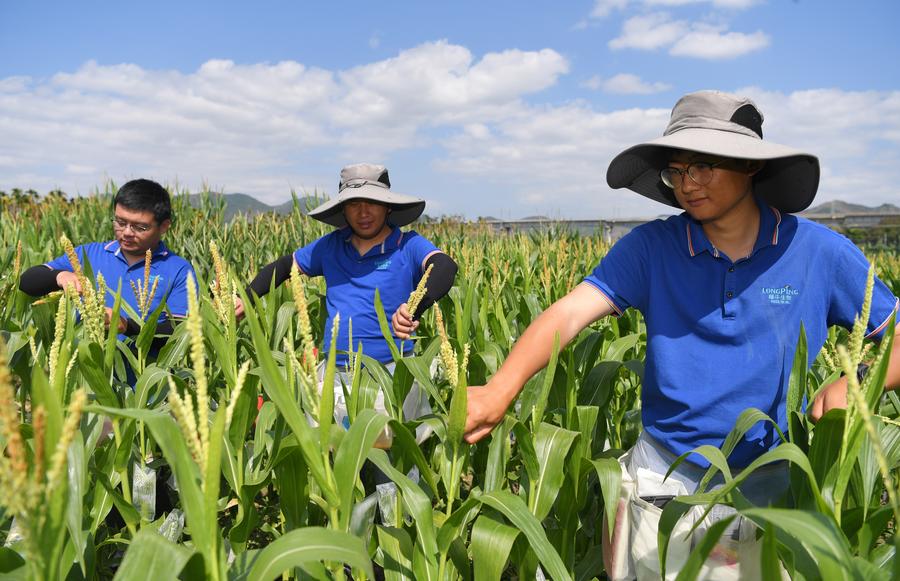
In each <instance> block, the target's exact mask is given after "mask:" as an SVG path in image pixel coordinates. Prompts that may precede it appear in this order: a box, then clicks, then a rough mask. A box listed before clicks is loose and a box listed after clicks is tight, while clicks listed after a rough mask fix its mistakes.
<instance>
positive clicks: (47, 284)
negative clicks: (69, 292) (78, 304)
mask: <svg viewBox="0 0 900 581" xmlns="http://www.w3.org/2000/svg"><path fill="white" fill-rule="evenodd" d="M68 285H74V286H75V290H76V291H78V292H81V283H80V282H79V281H78V277H77V276H75V273H74V272H69V271H68V270H54V269H52V268H50V267H49V266H47V265H46V264H38V265H37V266H32V267H31V268H29V269H28V270H26V271H25V272H23V273H22V276H21V277H20V278H19V290H21V291H22V292H23V293H25V294H28V295H31V296H33V297H42V296H44V295H45V294H48V293H51V292H53V291H56V290H59V289H61V288H65V287H66V286H68Z"/></svg>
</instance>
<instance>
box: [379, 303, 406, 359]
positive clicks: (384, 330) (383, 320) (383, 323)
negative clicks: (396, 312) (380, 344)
mask: <svg viewBox="0 0 900 581" xmlns="http://www.w3.org/2000/svg"><path fill="white" fill-rule="evenodd" d="M375 314H376V315H377V316H378V326H379V327H380V328H381V336H382V337H384V340H385V342H386V343H387V345H388V348H390V350H391V357H393V358H394V363H397V362H398V361H400V360H401V359H402V356H401V355H400V350H399V349H398V348H397V344H396V343H395V342H394V335H393V333H391V329H390V327H388V320H387V316H385V314H384V305H382V304H381V294H380V293H379V292H378V289H377V288H376V289H375ZM391 314H392V315H393V313H391Z"/></svg>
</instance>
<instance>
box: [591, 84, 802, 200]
mask: <svg viewBox="0 0 900 581" xmlns="http://www.w3.org/2000/svg"><path fill="white" fill-rule="evenodd" d="M762 122H763V116H762V113H761V112H760V111H759V109H758V108H757V107H756V104H755V103H754V102H753V101H751V100H750V99H748V98H746V97H738V96H736V95H731V94H728V93H722V92H719V91H698V92H696V93H689V94H687V95H685V96H684V97H682V98H681V99H680V100H679V101H678V103H676V104H675V107H674V108H673V109H672V117H671V118H670V120H669V125H668V127H666V131H665V133H663V136H662V137H660V138H659V139H654V140H653V141H648V142H646V143H641V144H640V145H635V146H634V147H629V148H628V149H626V150H625V151H623V152H622V153H620V154H619V155H617V156H616V157H615V158H614V159H613V160H612V162H611V163H610V164H609V169H607V171H606V182H607V183H608V184H609V186H610V187H611V188H628V189H629V190H632V191H635V192H637V193H639V194H641V195H642V196H646V197H648V198H650V199H652V200H656V201H657V202H662V203H663V204H667V205H669V206H674V207H676V208H680V206H679V205H678V202H676V201H675V195H674V193H673V192H672V190H671V189H670V188H668V187H667V186H666V185H665V184H663V183H662V180H661V179H660V177H659V172H660V170H662V169H663V168H664V167H666V165H667V164H668V163H669V160H670V159H671V156H672V154H673V153H674V152H675V151H677V150H684V151H695V152H698V153H707V154H710V155H715V156H719V157H727V158H734V159H749V160H764V161H765V162H766V164H765V166H764V167H763V169H762V170H760V171H759V173H757V174H756V175H755V176H753V191H754V193H755V194H756V195H758V196H760V197H762V198H763V199H764V200H765V201H766V203H768V204H770V205H772V206H774V207H776V208H778V209H779V210H781V211H783V212H799V211H801V210H804V209H806V208H807V207H809V205H810V204H811V203H812V201H813V198H815V196H816V190H817V188H818V186H819V160H818V158H816V156H814V155H810V154H808V153H804V152H802V151H797V150H794V149H791V148H789V147H786V146H784V145H778V144H777V143H772V142H770V141H763V138H762Z"/></svg>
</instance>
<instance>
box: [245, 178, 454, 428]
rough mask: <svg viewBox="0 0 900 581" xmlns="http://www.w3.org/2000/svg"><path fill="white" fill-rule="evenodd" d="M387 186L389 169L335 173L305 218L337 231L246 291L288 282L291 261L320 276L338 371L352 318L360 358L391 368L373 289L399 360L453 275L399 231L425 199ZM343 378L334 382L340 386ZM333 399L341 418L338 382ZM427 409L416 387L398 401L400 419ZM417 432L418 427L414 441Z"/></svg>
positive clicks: (450, 265)
mask: <svg viewBox="0 0 900 581" xmlns="http://www.w3.org/2000/svg"><path fill="white" fill-rule="evenodd" d="M390 187H391V182H390V178H389V176H388V170H387V168H385V167H384V166H383V165H376V164H369V163H357V164H353V165H348V166H346V167H344V168H343V169H341V176H340V183H339V184H338V194H337V196H335V197H334V198H333V199H331V200H329V201H327V202H325V203H323V204H321V205H320V206H318V207H317V208H315V209H313V210H312V211H310V212H309V215H310V217H312V218H315V219H316V220H319V221H320V222H324V223H326V224H330V225H332V226H335V227H336V229H335V230H334V231H333V232H331V233H329V234H326V235H325V236H323V237H321V238H319V239H318V240H315V241H313V242H311V243H310V244H307V245H306V246H304V247H302V248H300V249H298V250H296V251H295V252H293V253H291V254H286V255H284V256H282V257H281V258H279V259H278V260H276V261H275V262H273V263H271V264H269V265H267V266H265V267H263V268H262V269H261V270H260V272H259V274H258V275H257V276H256V277H255V278H254V279H253V281H252V282H251V283H250V284H249V286H248V287H247V294H248V296H249V295H250V293H251V292H252V293H253V294H255V295H257V296H262V295H264V294H266V293H267V292H268V291H269V288H270V285H271V284H272V282H273V280H274V284H275V286H278V285H280V284H281V283H283V282H284V281H285V280H287V279H288V278H289V276H290V271H291V267H292V266H293V265H294V264H296V265H297V267H298V268H299V270H300V272H301V273H302V274H305V275H307V276H324V277H325V284H326V289H327V290H326V294H325V303H326V307H327V311H328V318H327V321H326V323H325V345H324V349H325V350H326V351H327V350H328V349H329V347H330V345H331V343H332V342H333V341H336V342H335V346H336V348H337V350H339V353H338V355H337V365H338V369H339V370H341V369H345V368H346V367H347V366H348V361H349V358H348V353H347V351H345V350H346V349H347V348H348V345H349V339H350V336H349V332H350V325H351V321H352V326H353V327H352V329H353V342H354V345H358V344H359V343H362V349H363V354H364V355H366V356H368V357H371V358H373V359H376V360H378V361H380V362H381V363H384V364H385V365H386V366H388V368H389V369H391V370H392V369H393V364H394V361H393V355H392V349H391V347H390V346H389V345H388V343H387V341H386V340H385V338H384V336H383V335H382V333H381V327H380V325H379V322H378V316H377V314H376V311H375V306H374V305H375V291H376V290H378V292H379V296H380V299H381V302H382V305H383V306H384V310H385V313H393V316H392V317H391V327H392V330H393V333H394V336H395V337H394V342H395V344H396V348H397V349H399V348H400V347H401V346H402V347H404V348H405V349H406V353H403V354H401V355H406V354H408V353H409V352H410V351H411V349H412V342H411V341H406V342H403V341H402V340H403V339H409V338H410V336H411V335H412V334H413V333H414V332H415V330H416V328H417V327H418V325H419V322H418V319H419V317H420V316H421V315H422V313H424V312H425V310H426V309H428V308H429V307H430V306H431V305H432V304H434V302H435V301H437V300H438V299H440V298H441V297H443V296H444V295H445V294H447V292H448V291H449V290H450V288H451V287H452V286H453V281H454V278H455V276H456V270H457V266H456V263H455V262H454V261H453V260H452V259H451V258H450V257H449V256H448V255H447V254H445V253H444V252H442V251H440V250H439V249H438V248H437V247H436V246H435V245H434V244H432V243H431V242H430V241H429V240H427V239H426V238H424V237H423V236H420V235H419V234H418V233H416V232H415V231H413V230H408V231H403V230H401V227H402V226H406V225H408V224H410V223H412V222H413V221H415V220H416V219H417V218H418V217H419V216H420V215H421V214H422V212H423V210H424V209H425V201H424V200H422V199H419V198H415V197H413V196H407V195H404V194H399V193H397V192H394V191H392V190H391V189H390ZM429 267H430V268H431V271H430V274H429V276H428V280H427V288H426V293H425V297H424V298H423V299H422V301H421V302H420V303H419V306H418V308H417V309H416V312H415V313H410V312H409V309H408V308H407V305H406V300H407V298H408V297H409V295H410V293H411V292H412V291H413V290H414V289H415V288H416V285H417V284H418V282H419V280H420V279H421V278H422V276H423V274H424V272H425V271H426V269H428V268H429ZM237 311H238V315H239V316H240V315H242V314H243V305H242V304H238V308H237ZM337 314H340V321H339V323H340V326H339V328H338V334H337V336H336V337H332V334H331V333H332V321H334V318H335V316H336V315H337ZM340 375H341V374H340V373H339V376H340ZM343 379H346V376H344V377H343ZM341 380H342V378H341V377H338V382H340V381H341ZM335 395H336V397H338V398H339V400H340V401H338V402H337V405H336V409H337V410H338V411H337V412H336V413H340V411H339V410H341V409H344V408H342V407H341V404H342V402H343V390H342V389H341V386H340V385H339V384H338V385H336V387H335ZM381 397H383V396H381V395H380V396H379V400H378V401H377V402H376V407H378V402H380V401H381ZM425 408H427V398H425V396H424V393H421V392H420V391H419V390H418V389H414V390H412V391H410V395H409V397H407V400H406V401H405V402H404V416H405V417H408V418H409V416H410V415H413V416H415V415H417V414H416V413H415V410H417V409H418V410H422V409H425ZM338 419H339V421H341V420H344V419H345V417H339V418H338ZM409 419H413V418H409ZM420 427H421V426H420ZM423 435H424V430H422V431H420V433H419V437H420V438H421V437H423Z"/></svg>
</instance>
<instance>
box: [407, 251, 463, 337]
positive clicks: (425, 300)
mask: <svg viewBox="0 0 900 581" xmlns="http://www.w3.org/2000/svg"><path fill="white" fill-rule="evenodd" d="M429 264H430V265H432V266H431V274H429V275H428V281H427V282H426V283H425V288H426V290H425V296H424V297H422V302H421V303H419V308H417V309H416V312H415V313H413V320H414V321H418V320H419V317H421V316H422V313H424V312H425V311H427V310H428V309H429V307H431V305H433V304H434V303H436V302H437V301H438V300H440V298H441V297H443V296H444V295H446V294H447V293H448V292H450V289H451V288H452V287H453V281H454V280H456V271H457V270H459V267H458V266H456V263H455V262H453V259H452V258H450V257H449V256H447V255H446V254H444V253H443V252H437V253H435V254H432V255H431V256H430V257H429V258H428V260H426V261H425V268H428V265H429Z"/></svg>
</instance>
